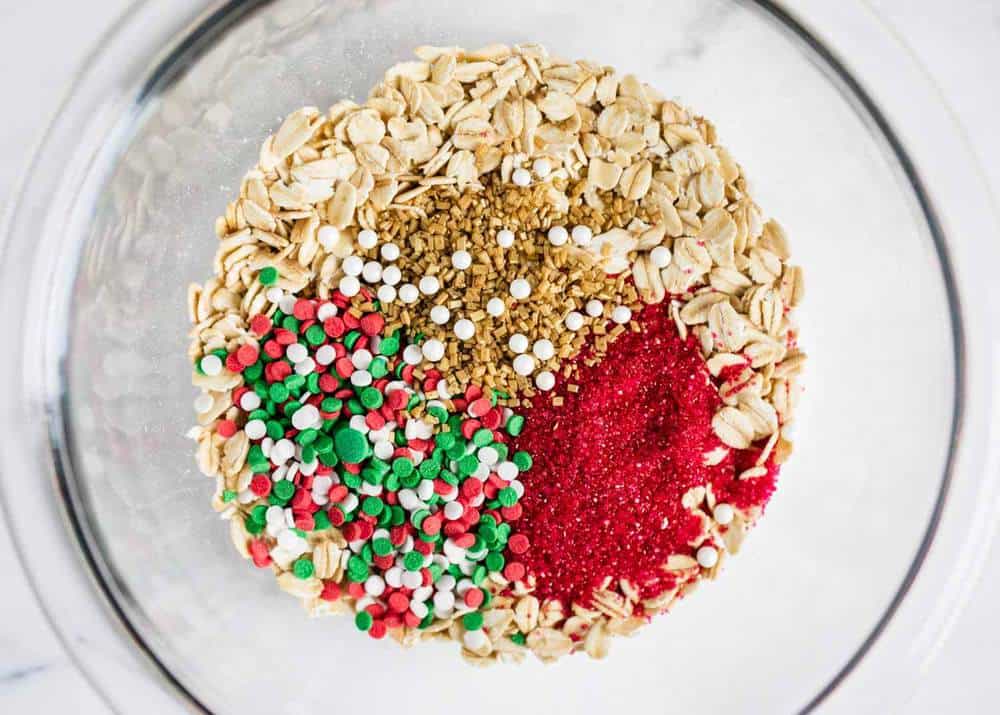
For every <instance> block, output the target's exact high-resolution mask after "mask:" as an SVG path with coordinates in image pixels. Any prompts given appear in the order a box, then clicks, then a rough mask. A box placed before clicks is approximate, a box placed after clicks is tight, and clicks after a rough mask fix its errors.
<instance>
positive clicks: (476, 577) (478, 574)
mask: <svg viewBox="0 0 1000 715" xmlns="http://www.w3.org/2000/svg"><path fill="white" fill-rule="evenodd" d="M485 580H486V567H485V566H482V565H480V566H476V570H475V571H473V572H472V583H474V584H476V585H477V586H481V585H482V584H483V581H485Z"/></svg>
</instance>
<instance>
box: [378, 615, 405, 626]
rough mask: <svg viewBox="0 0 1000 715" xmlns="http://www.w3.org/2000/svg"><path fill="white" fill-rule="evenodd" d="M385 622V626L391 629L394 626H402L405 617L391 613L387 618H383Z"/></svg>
mask: <svg viewBox="0 0 1000 715" xmlns="http://www.w3.org/2000/svg"><path fill="white" fill-rule="evenodd" d="M382 620H383V621H384V622H385V627H386V628H388V629H389V630H392V629H393V628H402V627H403V619H402V618H400V617H399V616H397V615H396V614H395V613H390V614H389V615H387V616H386V617H385V618H383V619H382Z"/></svg>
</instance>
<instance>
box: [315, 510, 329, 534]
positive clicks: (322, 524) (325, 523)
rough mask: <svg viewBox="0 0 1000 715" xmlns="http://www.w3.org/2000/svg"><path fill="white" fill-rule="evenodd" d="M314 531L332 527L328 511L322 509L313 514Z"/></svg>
mask: <svg viewBox="0 0 1000 715" xmlns="http://www.w3.org/2000/svg"><path fill="white" fill-rule="evenodd" d="M313 522H314V524H315V525H314V526H313V531H319V530H320V529H329V528H330V517H329V516H327V514H326V512H325V511H323V510H322V509H321V510H320V511H318V512H316V513H315V514H313Z"/></svg>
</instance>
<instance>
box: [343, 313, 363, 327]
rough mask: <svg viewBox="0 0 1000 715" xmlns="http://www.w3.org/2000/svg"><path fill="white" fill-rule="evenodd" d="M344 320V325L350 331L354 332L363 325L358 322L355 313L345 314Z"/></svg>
mask: <svg viewBox="0 0 1000 715" xmlns="http://www.w3.org/2000/svg"><path fill="white" fill-rule="evenodd" d="M343 320H344V325H345V326H346V327H347V328H348V329H349V330H354V329H355V328H356V327H358V326H359V325H360V324H361V321H360V320H358V316H356V315H354V314H353V313H344V316H343Z"/></svg>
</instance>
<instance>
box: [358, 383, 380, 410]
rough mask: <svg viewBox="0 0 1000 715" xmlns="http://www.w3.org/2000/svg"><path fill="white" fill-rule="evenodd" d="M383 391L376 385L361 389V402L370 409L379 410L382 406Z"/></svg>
mask: <svg viewBox="0 0 1000 715" xmlns="http://www.w3.org/2000/svg"><path fill="white" fill-rule="evenodd" d="M382 402H383V398H382V393H381V392H379V391H378V388H376V387H366V388H364V389H363V390H361V404H362V405H364V406H365V407H367V408H368V409H369V410H377V409H378V408H379V407H381V406H382Z"/></svg>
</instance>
